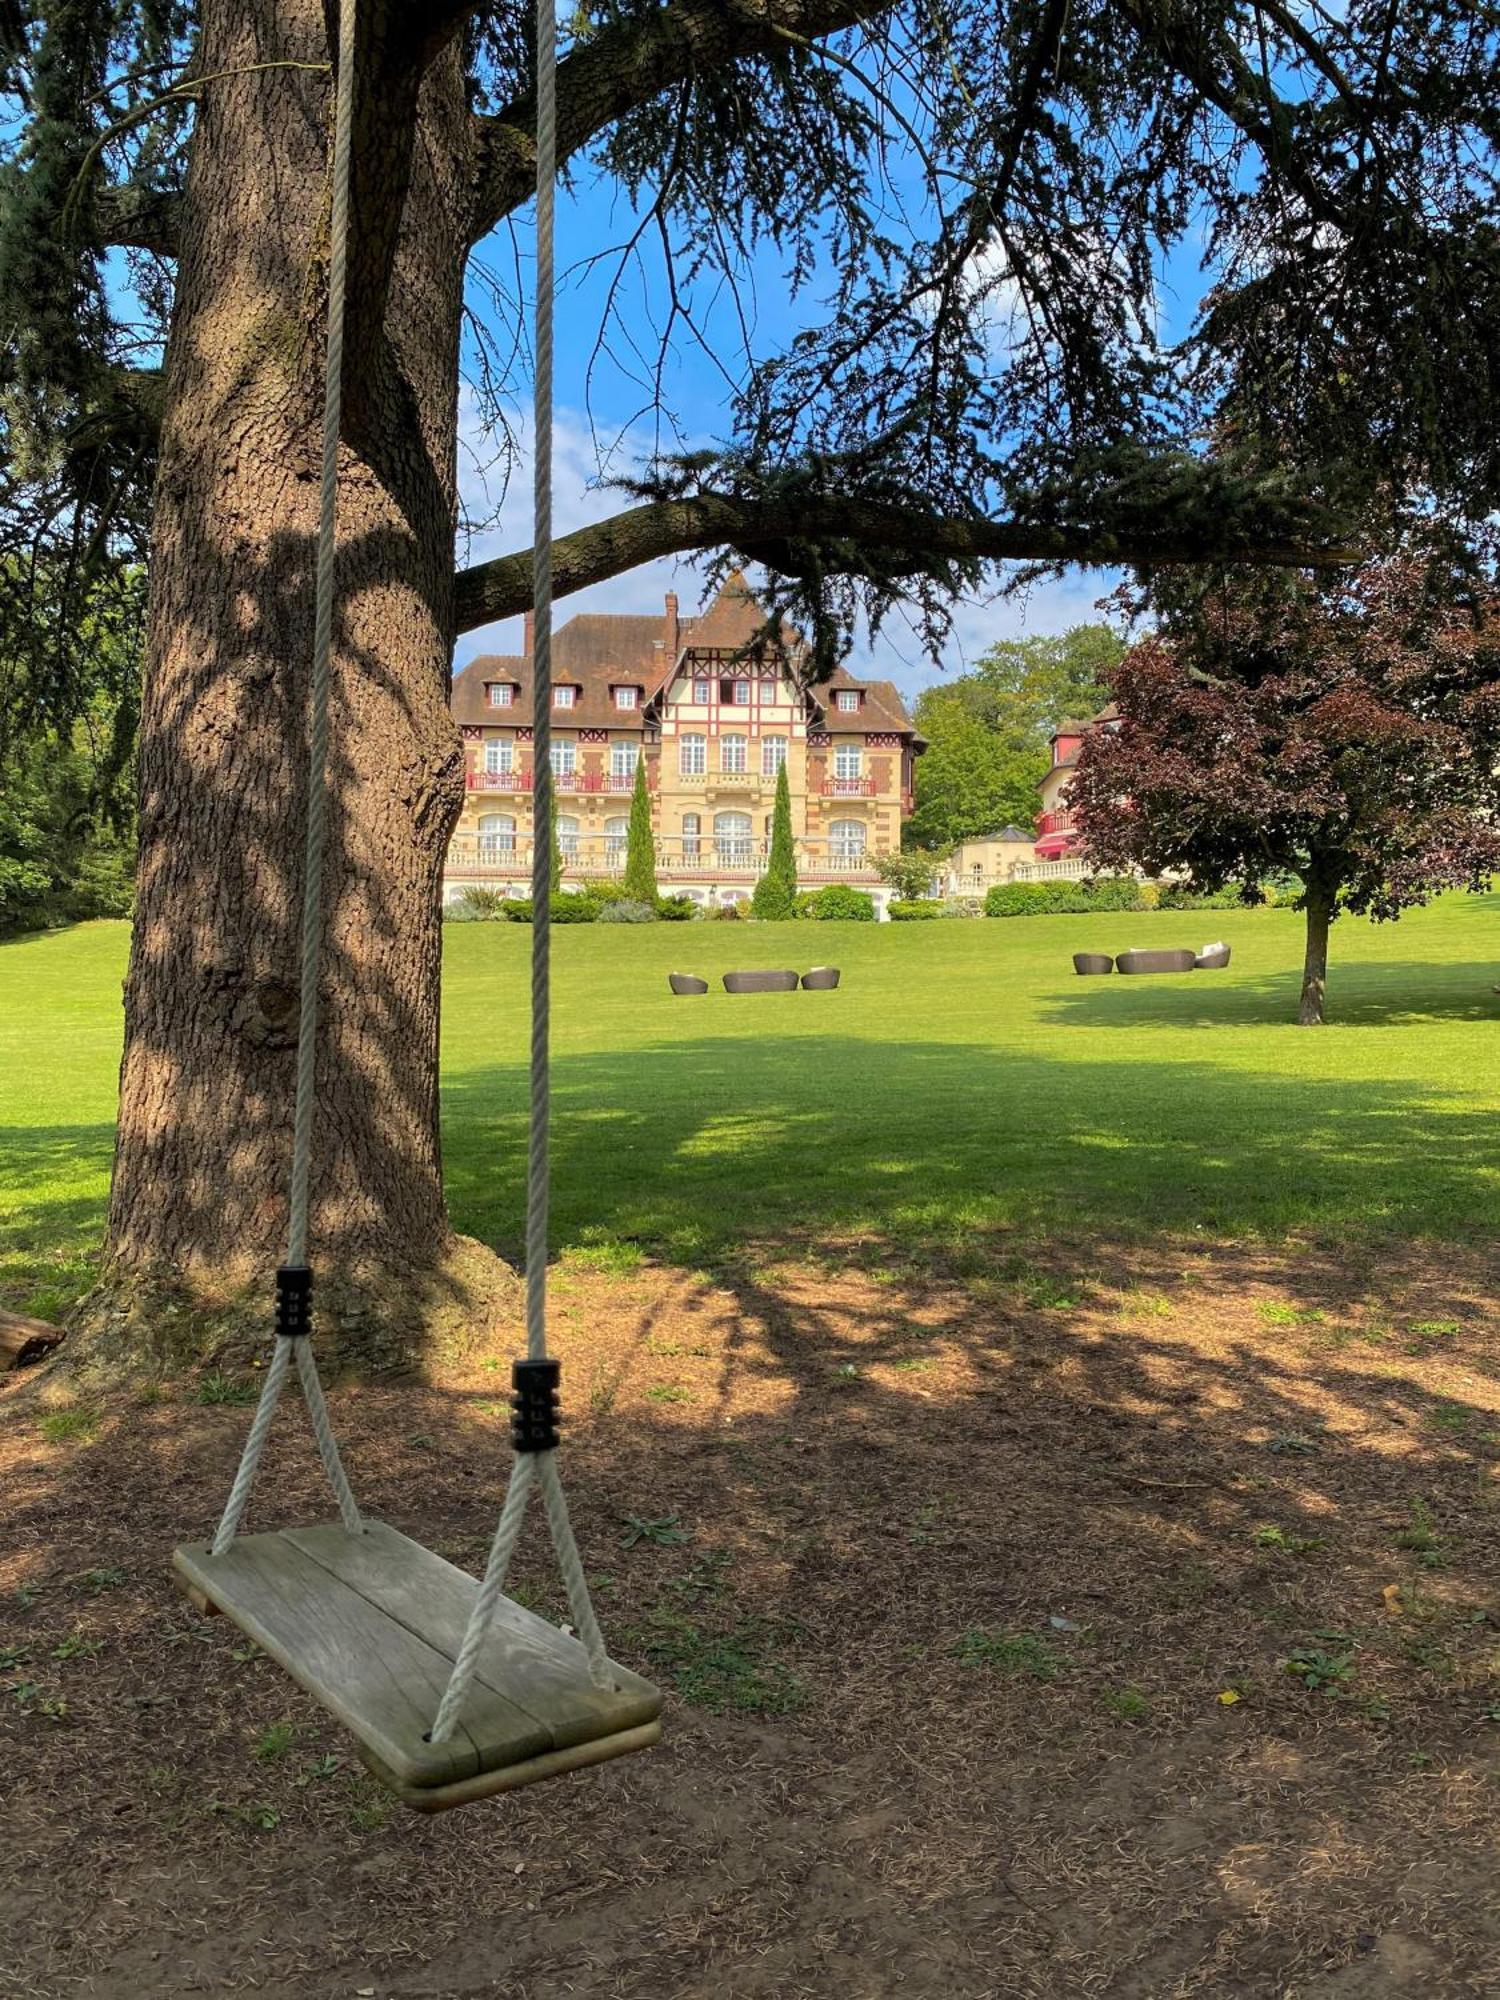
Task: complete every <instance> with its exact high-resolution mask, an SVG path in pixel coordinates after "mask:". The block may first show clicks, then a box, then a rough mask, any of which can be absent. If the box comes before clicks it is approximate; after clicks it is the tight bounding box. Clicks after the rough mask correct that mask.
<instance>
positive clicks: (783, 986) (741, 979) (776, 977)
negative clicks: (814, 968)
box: [724, 972, 800, 993]
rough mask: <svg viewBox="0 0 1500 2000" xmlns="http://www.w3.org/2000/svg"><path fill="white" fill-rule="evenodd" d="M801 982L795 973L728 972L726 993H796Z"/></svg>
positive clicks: (725, 985) (725, 983) (725, 981)
mask: <svg viewBox="0 0 1500 2000" xmlns="http://www.w3.org/2000/svg"><path fill="white" fill-rule="evenodd" d="M799 984H800V981H799V980H798V977H797V974H796V973H795V972H726V973H725V974H724V991H725V992H726V993H795V992H796V990H797V987H798V985H799Z"/></svg>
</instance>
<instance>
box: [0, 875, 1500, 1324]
mask: <svg viewBox="0 0 1500 2000" xmlns="http://www.w3.org/2000/svg"><path fill="white" fill-rule="evenodd" d="M1221 935H1222V936H1224V937H1225V938H1227V939H1228V940H1229V941H1230V942H1231V943H1232V944H1233V946H1234V963H1233V966H1232V967H1231V969H1230V970H1229V971H1228V972H1226V973H1197V974H1194V975H1192V976H1190V977H1183V978H1171V979H1142V980H1124V979H1118V978H1116V979H1107V980H1105V979H1100V980H1079V979H1075V978H1074V977H1073V975H1072V971H1071V968H1070V965H1069V955H1070V954H1071V953H1072V952H1073V951H1075V950H1077V949H1081V948H1084V947H1093V948H1096V949H1100V948H1102V949H1108V950H1119V949H1123V948H1125V947H1126V946H1127V945H1131V944H1147V943H1151V944H1158V943H1160V944H1167V943H1179V942H1184V943H1189V944H1192V943H1201V942H1203V941H1204V940H1206V939H1208V938H1211V937H1217V936H1221ZM528 942H529V933H528V932H527V931H526V930H524V929H521V928H517V927H513V926H507V925H479V924H470V925H461V926H460V925H454V926H453V927H451V928H450V929H449V931H448V933H447V985H446V993H445V1037H446V1047H445V1061H444V1084H445V1091H444V1107H445V1119H446V1129H445V1146H446V1154H447V1161H448V1174H449V1186H450V1195H451V1204H452V1209H453V1214H454V1217H455V1219H456V1221H457V1222H458V1224H459V1225H460V1226H461V1227H462V1228H463V1229H465V1230H468V1231H470V1232H471V1233H473V1234H475V1235H477V1236H480V1237H483V1238H485V1239H486V1240H488V1241H490V1242H493V1243H495V1244H497V1245H498V1246H499V1247H501V1248H502V1249H504V1250H506V1251H507V1252H509V1253H511V1254H514V1252H515V1249H516V1245H517V1230H518V1219H519V1213H520V1205H521V1176H522V1149H523V1139H524V1117H525V1113H524V1073H523V1063H524V1053H525V1033H526V1024H525V1015H524V995H525V983H526V954H527V947H528ZM1300 944H1301V936H1300V924H1299V922H1298V920H1297V918H1296V917H1295V916H1294V915H1292V914H1291V913H1289V912H1285V911H1255V912H1243V913H1241V912H1236V911H1208V912H1201V913H1198V914H1194V915H1190V916H1186V917H1184V916H1174V915H1162V914H1157V915H1149V916H1145V915H1143V916H1106V917H1048V918H1032V919H1021V920H1010V921H993V920H992V921H978V922H971V923H958V922H944V923H935V924H921V925H916V924H913V925H880V926H874V925H858V924H853V925H811V924H796V925H784V926H779V925H778V926H757V927H754V928H750V927H741V926H731V925H728V924H723V925H720V924H713V925H695V926H691V927H689V926H682V925H656V926H651V927H646V926H641V927H639V928H634V927H627V926H624V925H619V926H613V925H611V926H597V927H582V926H579V927H570V928H566V929H563V930H561V931H560V932H559V933H558V934H557V938H556V976H555V991H556V996H557V1005H556V1022H555V1031H554V1049H555V1058H556V1066H555V1082H556V1101H557V1121H556V1134H557V1146H556V1195H555V1204H554V1217H555V1222H554V1237H555V1240H556V1242H557V1243H558V1244H559V1245H561V1246H572V1247H574V1248H583V1247H585V1246H588V1245H590V1244H592V1245H595V1246H597V1251H598V1254H599V1256H600V1257H601V1258H603V1259H606V1260H607V1259H608V1258H610V1257H611V1256H612V1255H614V1254H616V1253H615V1252H613V1250H612V1248H611V1246H613V1245H615V1244H617V1243H623V1242H639V1243H641V1244H643V1245H645V1246H647V1247H648V1248H649V1249H651V1250H652V1251H653V1252H655V1253H657V1254H661V1255H665V1256H668V1257H671V1258H675V1259H679V1260H681V1261H684V1262H687V1263H695V1264H697V1263H708V1262H712V1261H713V1260H714V1259H715V1258H716V1257H718V1256H720V1255H722V1254H723V1253H724V1251H725V1250H727V1249H728V1248H730V1247H731V1246H733V1245H734V1244H736V1243H737V1242H739V1241H741V1240H742V1239H746V1238H750V1239H756V1240H759V1241H765V1240H768V1239H776V1238H780V1237H792V1238H807V1237H812V1238H816V1237H819V1236H823V1235H848V1234H851V1233H857V1234H866V1235H874V1236H876V1237H878V1238H880V1239H881V1240H882V1242H883V1243H887V1244H889V1245H890V1246H891V1247H892V1248H893V1249H894V1250H895V1251H897V1252H898V1253H903V1254H904V1253H913V1254H923V1253H925V1252H926V1251H928V1250H930V1249H931V1248H932V1247H933V1246H934V1245H937V1244H942V1245H945V1246H948V1247H950V1248H961V1247H962V1246H964V1245H966V1244H970V1243H972V1242H973V1241H974V1239H975V1237H976V1236H982V1235H985V1234H987V1233H988V1232H991V1231H994V1230H1003V1231H1006V1232H1014V1233H1015V1235H1016V1237H1017V1239H1018V1240H1019V1241H1022V1242H1028V1243H1029V1242H1035V1241H1036V1240H1037V1239H1039V1238H1043V1237H1048V1236H1056V1235H1062V1236H1065V1237H1068V1238H1075V1237H1080V1236H1084V1235H1090V1234H1102V1235H1108V1236H1123V1237H1131V1236H1139V1235H1141V1234H1144V1233H1146V1232H1150V1231H1155V1230H1163V1229H1165V1230H1174V1231H1193V1230H1200V1231H1202V1232H1204V1233H1205V1234H1208V1235H1214V1236H1226V1235H1240V1234H1246V1233H1258V1234H1264V1235H1270V1236H1280V1235H1283V1234H1286V1233H1289V1232H1304V1231H1305V1232H1311V1233H1314V1234H1323V1235H1328V1236H1349V1235H1362V1234H1366V1233H1372V1232H1373V1233H1380V1232H1385V1231H1393V1232H1398V1233H1403V1234H1410V1235H1427V1236H1432V1237H1434V1238H1439V1239H1448V1240H1462V1239H1468V1238H1473V1237H1475V1236H1489V1235H1490V1234H1492V1232H1493V1230H1494V1226H1495V1220H1496V1217H1497V1215H1500V1175H1497V1167H1500V1124H1497V1121H1496V1117H1495V1113H1496V1110H1497V1108H1500V1064H1497V1061H1496V1040H1497V1037H1496V1019H1497V1015H1500V1000H1497V999H1496V997H1495V996H1494V994H1493V993H1492V992H1491V987H1492V985H1493V984H1494V983H1495V981H1496V979H1497V977H1500V898H1495V897H1488V898H1475V899H1467V898H1450V899H1447V900H1446V901H1444V902H1442V903H1441V904H1439V905H1438V906H1436V907H1435V908H1433V909H1431V910H1427V911H1419V912H1416V913H1414V914H1413V915H1411V916H1409V917H1407V918H1405V919H1404V920H1403V921H1402V922H1401V923H1399V924H1394V925H1386V926H1381V927H1372V926H1370V925H1368V924H1365V923H1361V922H1356V921H1353V920H1350V919H1346V920H1345V921H1344V922H1342V923H1340V924H1339V925H1338V927H1337V929H1336V932H1335V938H1334V965H1333V978H1332V986H1331V1000H1332V1007H1333V1011H1334V1014H1335V1017H1336V1018H1335V1020H1334V1022H1333V1023H1332V1024H1331V1025H1330V1026H1329V1027H1328V1028H1326V1029H1324V1030H1322V1031H1321V1032H1308V1031H1305V1030H1299V1029H1298V1028H1296V1027H1294V1026H1292V1025H1291V1024H1290V1018H1289V1017H1290V1015H1291V1012H1292V1010H1293V1007H1294V1003H1295V972H1296V966H1297V963H1298V960H1299V954H1300ZM125 949H126V933H125V928H124V926H123V925H118V924H93V925H85V926H82V927H80V928H78V929H75V930H72V931H68V932H64V933H61V934H57V935H54V936H49V937H40V938H31V939H24V940H21V941H18V942H15V943H12V944H9V945H5V946H3V947H0V1290H3V1293H4V1295H5V1296H7V1297H8V1298H10V1299H12V1300H15V1301H20V1302H22V1303H25V1304H29V1305H30V1306H31V1308H32V1309H33V1310H47V1309H48V1308H49V1307H58V1306H60V1305H62V1304H65V1303H66V1302H67V1300H68V1298H69V1297H71V1296H72V1294H73V1293H74V1292H76V1290H77V1289H78V1287H79V1285H80V1284H81V1283H82V1282H83V1281H84V1279H85V1278H86V1274H87V1256H88V1252H89V1250H90V1248H91V1246H92V1245H93V1244H94V1243H95V1242H96V1241H97V1238H98V1232H99V1227H100V1219H101V1215H102V1209H103V1202H104V1197H105V1193H106V1188H107V1178H108V1166H109V1136H110V1120H111V1115H112V1108H113V1100H114V1085H115V1069H116V1063H117V1060H118V1041H119V992H120V980H121V976H122V974H123V970H124V963H125ZM821 959H831V960H834V961H836V962H837V963H839V964H840V965H841V966H842V967H843V969H844V977H845V984H844V987H843V988H842V990H841V991H839V992H837V993H831V994H814V993H795V994H785V995H782V994H770V995H759V996H743V997H739V998H730V997H729V996H727V995H725V994H723V993H722V992H717V991H716V992H713V993H711V994H710V995H709V996H708V997H707V999H703V1000H686V999H682V1000H679V999H674V998H673V997H672V996H671V995H669V993H668V992H667V988H666V973H667V971H668V970H669V969H670V968H673V967H681V968H683V969H690V970H697V971H700V972H703V973H706V974H708V975H710V976H711V977H714V978H716V977H717V974H718V973H719V972H721V971H723V970H724V969H725V968H727V967H730V966H734V965H738V964H750V965H755V964H762V965H765V964H779V963H785V964H796V965H799V966H806V965H809V964H812V963H815V962H817V961H818V960H821ZM274 1247H275V1246H274V1245H268V1246H267V1255H268V1256H269V1255H270V1254H271V1252H272V1250H273V1249H274Z"/></svg>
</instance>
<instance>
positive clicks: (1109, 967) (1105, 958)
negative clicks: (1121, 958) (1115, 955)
mask: <svg viewBox="0 0 1500 2000" xmlns="http://www.w3.org/2000/svg"><path fill="white" fill-rule="evenodd" d="M1114 969H1115V962H1114V960H1113V959H1112V958H1111V957H1110V956H1109V955H1108V953H1107V952H1102V951H1075V952H1074V954H1073V970H1074V971H1075V972H1076V973H1077V974H1078V975H1079V976H1080V978H1081V977H1082V976H1083V975H1084V974H1085V973H1090V972H1113V971H1114Z"/></svg>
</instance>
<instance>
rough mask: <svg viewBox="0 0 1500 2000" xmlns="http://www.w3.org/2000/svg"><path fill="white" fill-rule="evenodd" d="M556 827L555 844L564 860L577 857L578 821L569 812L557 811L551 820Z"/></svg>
mask: <svg viewBox="0 0 1500 2000" xmlns="http://www.w3.org/2000/svg"><path fill="white" fill-rule="evenodd" d="M553 825H554V826H555V827H556V828H557V846H558V851H559V852H560V853H561V855H562V858H563V860H564V861H576V860H577V859H578V822H577V820H576V819H574V817H573V816H572V814H571V813H559V814H558V816H557V818H556V819H555V820H554V821H553Z"/></svg>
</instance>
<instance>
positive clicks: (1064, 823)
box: [1036, 811, 1077, 840]
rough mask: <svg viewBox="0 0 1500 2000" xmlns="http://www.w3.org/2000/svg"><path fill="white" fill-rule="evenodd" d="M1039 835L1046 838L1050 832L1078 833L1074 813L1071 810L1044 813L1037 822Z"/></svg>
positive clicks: (1040, 837) (1043, 838)
mask: <svg viewBox="0 0 1500 2000" xmlns="http://www.w3.org/2000/svg"><path fill="white" fill-rule="evenodd" d="M1036 830H1037V836H1038V838H1039V839H1042V840H1045V839H1046V837H1047V835H1048V834H1049V833H1076V832H1077V827H1076V825H1075V824H1074V820H1073V815H1072V814H1071V813H1070V812H1066V811H1063V812H1050V813H1043V814H1042V815H1041V817H1040V819H1038V821H1037V823H1036Z"/></svg>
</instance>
